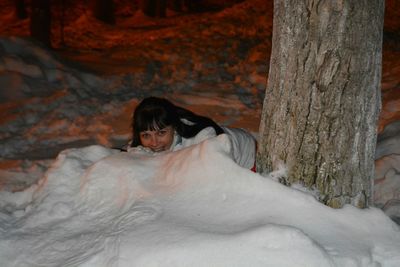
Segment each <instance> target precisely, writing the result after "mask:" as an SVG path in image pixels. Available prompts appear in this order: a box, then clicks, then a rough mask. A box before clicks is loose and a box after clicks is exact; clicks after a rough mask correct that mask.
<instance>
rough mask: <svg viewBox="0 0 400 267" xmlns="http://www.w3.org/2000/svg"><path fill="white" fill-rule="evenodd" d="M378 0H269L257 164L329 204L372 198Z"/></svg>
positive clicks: (365, 201) (378, 59)
mask: <svg viewBox="0 0 400 267" xmlns="http://www.w3.org/2000/svg"><path fill="white" fill-rule="evenodd" d="M383 11H384V0H376V1H369V0H349V1H344V0H315V1H312V0H306V1H299V0H275V2H274V26H273V44H272V53H271V60H270V73H269V77H268V86H267V90H266V94H265V99H264V104H263V112H262V118H261V123H260V143H259V149H258V154H257V170H258V171H259V172H268V171H272V170H274V169H277V168H278V167H279V164H281V163H284V164H285V165H286V167H287V169H288V176H287V177H285V178H283V179H282V182H283V183H285V184H288V185H291V184H293V183H300V184H303V185H304V186H306V187H308V188H311V189H314V190H317V192H318V193H319V199H320V201H321V202H323V203H325V204H327V205H329V206H331V207H335V208H339V207H342V206H343V205H344V204H347V203H351V204H352V205H354V206H357V207H367V206H368V204H369V201H370V199H371V197H372V196H371V195H372V193H371V191H372V181H373V176H374V154H375V147H376V137H377V130H376V129H377V120H378V116H379V112H380V81H381V67H382V62H381V60H382V59H381V57H382V32H383Z"/></svg>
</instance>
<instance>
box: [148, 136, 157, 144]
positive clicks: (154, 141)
mask: <svg viewBox="0 0 400 267" xmlns="http://www.w3.org/2000/svg"><path fill="white" fill-rule="evenodd" d="M157 144H158V139H157V136H153V137H152V138H151V143H150V145H151V146H157Z"/></svg>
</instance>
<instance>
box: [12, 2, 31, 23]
mask: <svg viewBox="0 0 400 267" xmlns="http://www.w3.org/2000/svg"><path fill="white" fill-rule="evenodd" d="M14 3H15V14H16V15H17V18H19V19H26V18H28V13H27V12H26V6H25V0H15V2H14Z"/></svg>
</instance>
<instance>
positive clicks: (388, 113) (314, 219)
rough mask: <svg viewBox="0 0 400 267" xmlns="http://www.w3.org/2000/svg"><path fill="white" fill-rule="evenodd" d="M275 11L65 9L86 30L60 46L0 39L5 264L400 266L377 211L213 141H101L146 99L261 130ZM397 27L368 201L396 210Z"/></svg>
mask: <svg viewBox="0 0 400 267" xmlns="http://www.w3.org/2000/svg"><path fill="white" fill-rule="evenodd" d="M388 3H389V2H388ZM3 10H4V9H3ZM271 16H272V14H271V10H270V9H269V6H268V5H266V4H265V2H264V1H260V0H248V1H246V2H244V3H242V4H240V5H236V6H234V7H232V8H230V9H227V10H225V11H222V12H218V13H214V14H211V13H210V14H203V15H201V16H199V15H188V16H187V17H185V19H184V20H177V19H176V16H172V17H170V18H167V19H162V20H151V19H148V18H146V17H143V15H141V14H140V13H135V14H134V15H133V16H132V17H129V18H126V19H125V20H121V21H118V23H117V25H118V27H111V26H105V25H102V24H100V23H98V22H96V21H94V20H93V18H91V17H90V16H89V15H87V14H86V15H82V16H80V17H78V18H76V20H74V22H73V23H75V24H77V25H81V26H80V27H79V28H77V27H76V26H74V25H73V24H71V25H70V26H68V28H67V29H66V41H67V44H68V45H69V47H70V48H69V49H68V50H61V49H59V50H57V51H58V52H59V53H58V52H57V53H54V52H49V51H47V50H45V49H43V48H41V47H39V46H37V45H35V44H34V43H32V42H30V41H28V40H25V39H20V38H15V37H11V38H10V37H2V38H0V84H1V86H2V89H1V91H0V113H1V114H2V116H1V118H0V140H1V141H0V146H1V149H0V158H1V160H0V185H1V187H2V189H3V190H2V191H1V192H0V210H1V211H2V212H1V214H0V227H1V231H0V234H1V238H0V240H2V241H1V242H0V255H1V257H0V258H2V259H3V258H4V259H7V265H6V266H65V265H74V266H132V264H133V263H135V264H133V265H134V266H149V265H150V266H159V265H160V264H161V263H162V264H161V265H162V266H213V264H214V265H218V266H378V264H381V265H382V266H398V265H399V264H400V256H399V254H400V252H399V251H400V247H399V245H398V244H400V237H399V228H398V227H397V226H396V225H395V224H392V223H391V221H390V220H388V218H387V217H385V216H384V215H383V213H381V212H380V210H378V209H369V210H367V211H358V210H355V209H354V208H351V207H346V208H344V209H342V210H336V211H334V210H331V209H329V208H327V207H324V206H322V205H320V204H319V203H317V202H316V201H314V199H313V198H312V197H311V196H307V195H305V194H304V193H300V192H298V191H297V190H294V189H288V188H285V187H283V186H281V185H279V184H277V183H276V182H274V181H273V179H265V178H261V177H260V176H258V175H256V174H253V173H250V172H248V171H246V170H242V169H240V168H238V167H237V166H233V165H232V163H231V162H230V161H229V159H228V158H227V157H226V156H225V154H224V152H223V151H224V149H226V147H225V146H224V145H223V141H221V140H210V142H209V143H212V144H214V145H215V144H219V145H216V146H215V147H216V148H214V146H210V145H209V144H208V143H206V144H204V145H203V146H200V147H194V148H192V149H190V150H188V151H186V152H184V151H182V152H179V153H175V154H174V153H171V154H169V155H165V156H160V157H159V158H157V162H158V163H157V162H156V161H155V160H153V159H151V158H140V159H138V158H132V157H131V156H127V155H125V154H120V153H118V154H114V153H115V151H113V150H109V149H107V148H105V147H109V148H110V147H119V146H121V145H122V144H125V143H126V142H127V140H128V139H129V137H130V133H129V132H130V129H129V124H130V116H131V112H132V110H133V108H134V107H135V105H136V104H137V103H138V101H140V99H142V98H143V97H145V96H149V95H158V96H165V97H167V98H169V99H171V100H173V101H174V102H175V103H177V104H179V105H182V106H185V107H188V108H190V109H191V110H193V111H195V112H198V113H201V114H204V115H207V116H210V117H212V118H214V119H215V120H216V121H218V122H219V123H221V124H223V125H228V126H236V127H243V128H247V129H249V130H250V131H252V132H253V133H254V134H255V135H257V131H258V124H259V117H260V112H261V108H262V107H261V104H262V100H263V97H264V93H265V92H264V90H265V84H266V73H267V71H268V57H269V50H270V39H271V22H272V20H271ZM3 19H4V20H6V22H7V23H5V24H2V25H3V27H5V26H4V25H8V28H5V29H3V28H2V31H1V32H3V33H4V32H6V33H7V35H10V34H9V33H10V32H11V30H10V28H12V27H10V26H9V25H18V29H23V30H22V33H21V34H20V35H24V29H25V31H26V27H27V21H22V22H21V21H19V22H17V21H16V20H15V18H13V17H12V16H11V15H9V16H3ZM387 21H388V22H391V21H390V20H387ZM18 23H19V24H18ZM82 25H85V27H84V26H82ZM393 25H396V24H393V23H392V24H388V26H387V27H388V29H389V31H388V33H390V34H387V35H386V39H385V40H386V43H387V45H386V46H385V48H386V49H385V52H384V71H383V81H382V93H383V100H384V102H383V111H382V114H381V120H380V124H379V129H380V136H379V140H378V141H379V142H378V146H377V156H376V158H377V160H376V179H375V201H376V205H377V206H378V207H383V208H384V210H385V212H386V213H387V214H388V215H391V216H392V217H393V218H394V219H396V217H397V219H399V220H400V208H399V207H400V201H399V199H400V175H399V174H398V173H399V172H400V140H399V139H400V124H399V123H398V120H397V118H398V117H399V114H400V109H399V107H400V103H399V102H400V93H399V91H400V90H399V85H400V62H399V55H400V52H399V45H398V44H397V43H396V40H397V39H396V38H392V39H391V36H392V35H393V34H394V36H395V37H396V36H397V35H396V34H397V33H396V29H398V28H396V27H394V26H393ZM15 27H16V26H15ZM13 30H14V31H15V29H13ZM25 34H26V32H25ZM78 49H79V50H78ZM220 143H222V144H220ZM93 144H97V145H102V146H104V147H98V146H94V147H87V148H83V149H73V150H67V151H65V152H63V154H62V155H60V156H59V157H58V159H57V160H56V161H55V158H56V156H57V155H58V153H59V152H60V151H62V150H63V149H65V148H71V147H85V146H87V145H93ZM214 150H216V151H214ZM200 151H202V152H200ZM204 155H207V157H206V156H204ZM108 156H110V158H108ZM103 157H106V158H105V159H104V160H100V159H101V158H103ZM99 160H100V161H99ZM216 162H218V163H219V164H218V166H215V163H216ZM93 163H95V164H94V165H92V164H93ZM178 163H179V164H181V165H182V166H181V165H179V164H178ZM50 166H51V168H50V170H48V168H49V167H50ZM183 166H184V167H183ZM200 170H201V171H200ZM99 173H102V174H104V175H99ZM160 173H163V175H160ZM104 179H106V180H104ZM160 179H161V180H160ZM31 184H34V185H33V186H32V187H30V188H28V189H26V188H27V187H28V186H29V185H31ZM23 189H25V190H23ZM127 189H131V190H127ZM21 190H23V191H21ZM16 191H18V192H16ZM19 191H20V192H19ZM10 192H16V193H10ZM283 196H284V197H283ZM385 204H386V205H385ZM283 212H284V213H283ZM89 222H90V223H89ZM43 227H45V228H43ZM372 233H374V234H372ZM82 240H87V242H81V241H82ZM137 240H140V244H138V242H137ZM32 244H35V246H33V245H32ZM167 246H168V247H167ZM39 251H41V253H38V252H39ZM294 251H299V253H298V254H297V253H296V254H294ZM198 252H201V253H198ZM50 255H52V256H50ZM139 255H140V256H139ZM199 255H200V256H201V258H202V260H203V261H204V260H206V259H207V260H208V261H204V262H201V261H200V260H199V257H200V256H199ZM244 259H245V260H246V261H245V262H244V261H243V260H244ZM249 259H251V261H250V262H249ZM168 260H170V262H168ZM246 263H247V264H246Z"/></svg>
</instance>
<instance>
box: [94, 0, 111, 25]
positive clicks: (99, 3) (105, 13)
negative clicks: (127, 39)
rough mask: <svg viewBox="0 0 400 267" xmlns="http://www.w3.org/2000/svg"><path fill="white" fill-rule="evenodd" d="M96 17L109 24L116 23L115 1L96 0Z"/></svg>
mask: <svg viewBox="0 0 400 267" xmlns="http://www.w3.org/2000/svg"><path fill="white" fill-rule="evenodd" d="M93 14H94V17H95V18H96V19H98V20H101V21H102V22H105V23H108V24H114V23H115V16H114V1H113V0H95V2H94V7H93Z"/></svg>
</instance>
